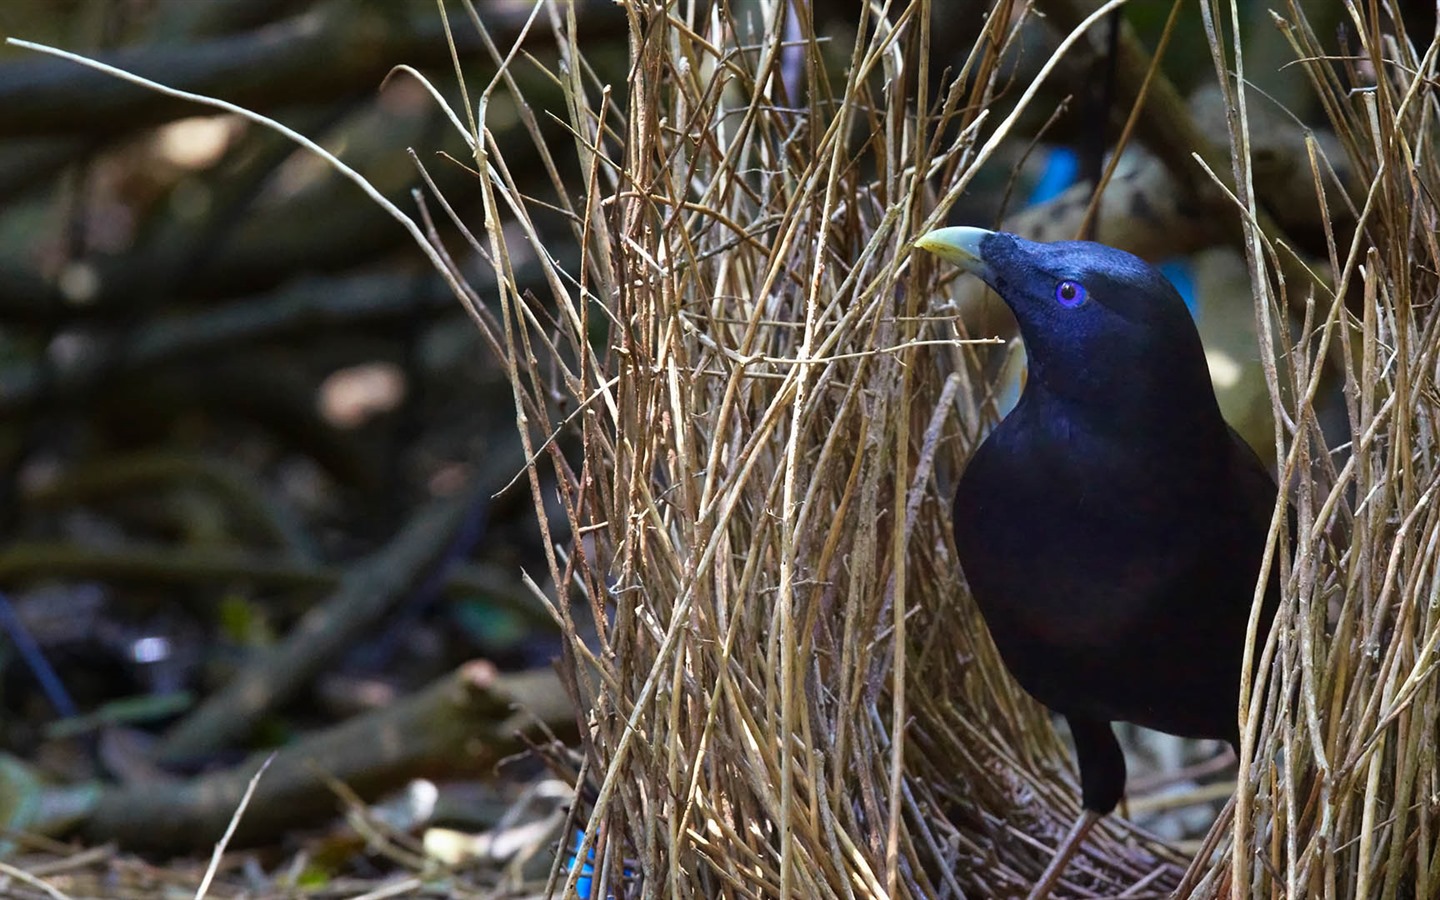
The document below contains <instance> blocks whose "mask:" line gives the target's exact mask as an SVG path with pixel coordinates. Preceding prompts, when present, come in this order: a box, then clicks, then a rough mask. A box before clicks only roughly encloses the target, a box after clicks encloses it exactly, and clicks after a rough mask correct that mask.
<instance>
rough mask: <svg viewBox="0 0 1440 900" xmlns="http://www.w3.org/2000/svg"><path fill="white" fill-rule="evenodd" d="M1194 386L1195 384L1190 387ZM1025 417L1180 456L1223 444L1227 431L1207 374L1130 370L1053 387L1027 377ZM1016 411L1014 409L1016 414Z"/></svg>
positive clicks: (1040, 378) (1041, 379)
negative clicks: (1199, 377)
mask: <svg viewBox="0 0 1440 900" xmlns="http://www.w3.org/2000/svg"><path fill="white" fill-rule="evenodd" d="M1189 382H1195V383H1189ZM1020 403H1021V406H1022V407H1026V410H1025V412H1024V414H1025V415H1026V417H1027V418H1031V419H1032V421H1035V422H1049V423H1054V424H1057V425H1058V424H1060V423H1065V424H1063V425H1061V426H1060V427H1064V428H1067V429H1069V428H1074V427H1083V428H1084V430H1086V431H1089V432H1092V433H1097V434H1105V435H1108V436H1110V437H1112V438H1114V439H1116V440H1118V441H1123V442H1125V443H1132V444H1137V445H1142V446H1149V447H1153V448H1155V449H1157V450H1159V449H1164V450H1166V451H1168V452H1183V449H1184V448H1185V447H1208V446H1223V445H1224V442H1225V441H1226V440H1228V437H1227V433H1228V427H1227V426H1226V424H1225V419H1224V417H1223V416H1221V414H1220V405H1219V403H1218V402H1217V401H1216V399H1215V391H1214V388H1213V387H1212V386H1211V383H1210V379H1209V374H1208V372H1207V373H1206V374H1205V377H1204V379H1203V381H1199V380H1197V379H1194V378H1190V379H1177V378H1176V373H1175V372H1173V371H1171V372H1168V373H1166V374H1165V377H1163V378H1159V377H1154V378H1150V377H1146V375H1145V373H1144V372H1143V371H1136V370H1133V369H1130V370H1124V371H1120V372H1117V373H1116V374H1113V375H1111V374H1107V375H1106V376H1105V380H1097V381H1095V382H1091V383H1084V384H1076V383H1074V382H1069V383H1066V384H1064V385H1060V386H1058V387H1057V386H1056V385H1053V384H1050V383H1048V382H1047V381H1046V379H1045V378H1044V377H1043V373H1041V377H1032V378H1030V379H1029V380H1028V381H1027V383H1026V385H1025V390H1024V392H1023V394H1022V396H1021V401H1020ZM1017 411H1018V410H1017Z"/></svg>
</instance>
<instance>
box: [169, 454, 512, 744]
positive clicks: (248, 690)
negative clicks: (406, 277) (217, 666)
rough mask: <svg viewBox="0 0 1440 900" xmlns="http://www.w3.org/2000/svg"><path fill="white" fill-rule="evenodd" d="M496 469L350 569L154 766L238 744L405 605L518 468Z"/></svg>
mask: <svg viewBox="0 0 1440 900" xmlns="http://www.w3.org/2000/svg"><path fill="white" fill-rule="evenodd" d="M494 462H495V465H494V467H493V468H491V469H489V470H488V473H487V475H485V476H482V477H480V478H479V479H478V480H477V483H476V484H473V485H471V487H470V488H469V490H467V491H465V492H464V493H462V494H460V495H459V496H456V497H448V498H445V499H442V500H436V501H433V502H431V503H430V505H429V506H427V507H425V508H424V509H422V510H421V511H420V512H419V513H417V514H416V515H415V517H414V518H413V519H411V520H410V522H409V523H407V524H406V526H405V528H404V529H403V530H401V531H400V533H399V534H398V535H396V537H395V538H394V540H392V541H391V542H390V543H389V544H388V545H386V546H385V547H384V548H382V549H381V550H379V551H378V552H376V553H375V554H373V555H371V556H370V557H369V558H368V559H366V560H364V561H363V562H361V563H359V564H357V565H355V566H353V567H351V568H350V569H349V570H348V571H347V572H346V574H345V576H344V577H343V578H342V579H341V581H340V584H339V586H338V587H337V588H336V590H335V593H334V594H333V595H332V596H331V597H330V598H329V599H327V600H326V601H325V602H324V603H322V604H320V605H319V606H317V607H315V608H314V609H312V610H311V611H310V612H309V613H307V614H306V615H305V616H304V617H303V618H302V619H301V620H300V622H299V623H298V624H297V625H296V626H295V627H294V628H293V629H291V631H290V633H289V634H288V635H287V636H286V637H285V639H284V640H283V641H281V642H280V644H279V645H277V646H276V647H274V648H273V649H271V650H268V651H266V652H263V653H260V654H258V655H257V656H256V658H255V659H254V660H253V661H252V662H251V664H250V665H249V666H248V667H247V668H246V669H244V670H243V671H241V672H240V673H239V674H237V675H236V676H235V678H234V679H232V680H231V682H230V683H229V684H228V685H226V686H225V688H223V689H222V690H221V691H220V692H219V693H218V694H216V695H214V696H212V697H210V698H208V699H207V700H205V701H204V702H203V703H201V705H200V707H199V708H198V709H197V710H196V711H195V712H194V713H193V714H192V715H190V716H189V717H187V718H186V719H184V720H183V721H181V722H180V723H179V724H178V725H176V726H175V728H173V729H172V730H171V731H170V733H169V734H168V735H167V736H166V738H165V741H164V743H163V745H162V747H161V749H160V751H159V756H160V758H162V759H164V760H167V761H171V762H173V761H177V760H183V759H187V758H190V757H194V756H198V755H201V754H204V753H208V752H210V751H212V750H214V749H215V748H217V747H220V746H223V745H225V744H226V743H227V742H229V741H232V740H235V739H238V738H243V737H244V736H245V735H246V734H248V732H249V730H250V728H251V726H252V725H253V723H254V722H255V720H256V719H257V718H259V717H260V716H261V715H263V714H264V713H266V712H267V711H269V710H270V709H271V708H272V707H273V706H274V705H275V704H277V703H281V702H284V701H285V700H286V699H288V698H289V697H291V696H293V695H294V693H295V692H296V691H298V690H299V689H300V688H301V687H302V686H303V685H304V684H306V683H307V682H308V681H309V680H310V678H311V677H312V676H314V675H315V674H316V673H317V672H319V671H320V670H321V669H323V668H324V667H325V666H326V665H328V664H329V663H330V662H331V661H332V660H333V659H334V658H335V657H336V656H337V655H338V654H340V653H342V652H344V651H345V650H346V649H347V648H348V647H349V646H350V645H351V644H352V643H354V642H355V641H357V640H359V639H360V638H361V637H362V635H363V634H364V633H365V632H366V631H367V630H369V629H371V628H372V627H373V626H374V625H375V624H376V623H378V622H379V621H380V620H381V619H383V618H384V617H385V616H386V615H387V614H389V613H390V612H391V610H392V609H393V608H394V607H396V606H398V605H399V604H400V603H401V602H403V601H404V600H405V599H406V598H407V597H409V596H410V595H411V593H412V592H413V591H414V589H415V588H416V587H417V586H418V585H419V584H420V583H421V582H423V581H425V580H426V578H427V577H431V571H432V570H434V569H435V568H436V567H437V566H442V565H445V564H447V563H450V562H453V559H451V557H452V553H451V547H452V544H453V543H454V541H455V537H456V535H457V533H459V532H460V531H461V529H462V528H463V527H464V525H465V523H466V521H467V520H468V519H469V518H470V517H471V516H472V515H474V514H475V512H476V510H477V509H480V508H482V507H483V505H484V504H487V503H488V502H489V497H490V495H491V494H492V493H494V492H495V490H496V489H497V487H499V486H500V485H503V484H504V480H503V479H504V478H506V477H507V476H508V475H509V473H510V472H512V471H513V469H514V466H518V465H519V461H518V460H516V461H515V462H514V464H513V465H505V464H504V463H503V462H502V461H500V460H496V461H494Z"/></svg>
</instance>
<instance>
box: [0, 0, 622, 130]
mask: <svg viewBox="0 0 1440 900" xmlns="http://www.w3.org/2000/svg"><path fill="white" fill-rule="evenodd" d="M575 7H576V15H577V17H578V18H580V19H581V20H582V21H583V22H584V23H585V26H586V28H587V32H589V31H590V30H591V29H595V28H612V29H623V27H624V21H625V20H624V18H623V15H622V14H621V13H620V12H619V11H618V8H617V7H616V6H615V4H613V3H609V2H604V0H575ZM529 12H530V10H529V6H528V4H513V5H512V4H497V5H492V6H491V7H488V8H487V10H486V19H485V21H486V24H487V26H488V27H489V28H490V29H491V33H492V34H495V35H496V36H497V37H499V38H500V39H501V40H514V39H515V37H516V36H518V34H519V29H520V28H521V26H523V25H524V23H525V21H526V19H527V18H528V16H529ZM458 24H459V23H457V25H458ZM454 36H455V50H456V52H457V53H458V54H459V55H460V56H461V58H462V59H463V58H469V57H471V56H473V55H475V54H476V53H477V52H479V51H480V50H481V43H480V40H479V38H478V36H477V35H476V34H475V33H474V31H473V29H469V28H463V27H456V28H455V29H454ZM94 56H95V58H96V59H98V60H100V61H102V62H106V63H109V64H112V65H115V66H118V67H120V68H123V69H126V70H128V71H131V72H135V73H136V74H139V75H143V76H145V77H147V78H151V79H154V80H157V81H161V82H164V83H165V84H168V85H170V86H172V87H175V88H179V89H181V90H185V91H191V92H195V93H202V94H211V95H214V96H219V97H224V98H225V99H227V100H229V101H230V102H232V103H237V104H240V105H242V106H246V107H249V108H251V109H255V110H269V109H274V108H276V107H277V106H290V105H294V104H297V103H307V102H319V101H330V100H335V99H337V98H340V97H345V96H352V95H355V94H359V93H363V92H368V91H373V90H374V89H375V88H376V86H377V83H378V82H379V81H380V79H382V78H383V77H384V76H385V75H386V73H388V72H389V71H390V70H391V69H392V68H393V67H394V66H396V65H397V64H399V63H407V64H409V65H412V66H429V65H437V64H439V65H444V66H446V67H447V69H448V67H449V66H450V50H449V47H448V46H447V43H446V40H445V34H444V30H443V24H442V22H441V21H440V17H439V16H438V15H436V11H435V9H434V8H433V7H431V6H429V5H422V6H419V7H417V8H416V9H415V10H414V11H413V12H401V11H398V10H396V9H394V8H393V7H388V8H387V5H382V4H342V3H336V4H330V5H328V6H325V7H322V8H321V9H320V10H319V11H317V12H315V13H310V14H305V15H301V16H297V17H295V18H292V19H288V20H285V21H282V22H278V23H275V24H273V25H266V26H263V27H261V28H257V29H255V30H254V31H249V32H244V33H241V34H236V35H232V36H225V37H218V38H215V39H212V40H208V41H200V42H195V43H190V44H163V45H154V46H147V47H131V48H126V49H124V50H120V51H117V52H113V53H97V54H94ZM0 109H4V110H5V115H4V116H0V138H4V137H14V136H29V135H40V134H112V133H117V132H124V131H130V130H133V129H135V128H138V127H142V126H145V125H153V124H155V123H157V122H163V121H166V120H168V119H173V118H178V117H180V116H185V115H191V114H193V111H194V109H193V107H192V106H191V105H190V104H187V103H184V102H182V101H178V100H176V99H174V98H172V97H164V96H161V95H158V94H155V93H153V92H150V91H145V90H141V89H138V88H136V87H135V86H134V85H130V84H124V83H122V82H119V81H116V80H115V79H113V78H109V77H107V76H105V75H102V74H100V73H99V72H95V71H91V70H88V69H82V68H79V67H76V66H74V65H71V64H69V63H66V62H63V61H60V60H54V59H36V60H23V61H20V62H15V63H10V64H8V65H4V66H0Z"/></svg>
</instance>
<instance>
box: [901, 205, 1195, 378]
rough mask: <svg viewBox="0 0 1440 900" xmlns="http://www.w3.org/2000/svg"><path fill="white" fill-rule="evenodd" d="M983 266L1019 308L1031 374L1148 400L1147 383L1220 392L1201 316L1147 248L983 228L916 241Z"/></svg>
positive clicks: (985, 276) (986, 277) (976, 268)
mask: <svg viewBox="0 0 1440 900" xmlns="http://www.w3.org/2000/svg"><path fill="white" fill-rule="evenodd" d="M915 246H917V247H919V248H921V249H923V250H927V251H929V252H931V253H933V254H935V255H936V256H939V257H940V258H941V259H944V260H947V261H949V262H952V263H954V264H955V265H957V266H959V267H960V268H962V269H964V270H965V271H967V272H970V273H973V274H974V275H977V276H979V277H980V278H981V279H982V280H983V281H984V282H985V283H986V284H988V285H989V286H990V287H991V288H992V289H994V291H995V292H996V293H997V294H999V295H1000V298H1001V299H1002V300H1004V301H1005V304H1006V305H1007V306H1009V307H1010V309H1011V311H1012V312H1014V313H1015V319H1016V321H1017V322H1018V323H1019V325H1020V335H1021V337H1023V338H1024V339H1025V349H1026V353H1027V354H1028V356H1029V362H1030V377H1029V380H1030V381H1031V382H1037V381H1038V382H1039V383H1042V384H1044V385H1045V387H1046V389H1047V390H1049V391H1051V392H1053V393H1055V394H1057V395H1059V396H1063V397H1067V398H1069V399H1071V400H1076V401H1082V402H1095V403H1100V404H1104V405H1110V406H1112V407H1113V406H1114V405H1116V404H1124V403H1125V401H1126V400H1127V399H1131V400H1145V399H1153V398H1142V397H1139V396H1137V393H1136V392H1137V391H1140V392H1142V393H1146V391H1145V387H1144V386H1145V385H1146V383H1153V382H1157V381H1158V382H1161V383H1164V384H1168V385H1169V386H1170V387H1172V388H1175V389H1179V390H1182V391H1184V390H1203V391H1204V392H1206V393H1208V394H1209V395H1210V397H1211V398H1212V399H1211V403H1213V397H1214V394H1213V391H1212V389H1211V387H1210V381H1209V374H1208V368H1207V366H1206V364H1205V354H1204V349H1203V347H1202V346H1201V344H1200V336H1199V334H1198V333H1197V332H1196V330H1195V323H1194V321H1193V320H1192V319H1191V318H1190V314H1189V312H1188V311H1187V310H1186V309H1185V302H1184V300H1182V299H1181V298H1180V295H1179V293H1177V292H1176V290H1175V288H1174V286H1173V285H1171V284H1170V282H1169V281H1168V280H1167V279H1166V278H1165V276H1164V275H1162V274H1160V272H1159V271H1157V270H1156V269H1155V268H1154V267H1153V266H1151V265H1150V264H1149V263H1147V262H1145V261H1144V260H1142V259H1140V258H1139V257H1137V256H1134V255H1132V254H1130V253H1126V252H1125V251H1124V250H1117V249H1115V248H1114V247H1107V246H1105V245H1103V244H1095V243H1091V242H1089V241H1059V242H1055V243H1048V244H1046V243H1037V242H1035V241H1027V240H1025V239H1024V238H1021V237H1017V236H1015V235H1013V234H1006V233H1004V232H995V231H986V230H985V229H983V228H964V227H956V228H941V229H938V230H936V231H932V232H929V233H928V234H926V235H924V236H923V237H921V238H920V239H919V240H918V241H916V242H915Z"/></svg>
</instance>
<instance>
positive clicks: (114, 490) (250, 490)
mask: <svg viewBox="0 0 1440 900" xmlns="http://www.w3.org/2000/svg"><path fill="white" fill-rule="evenodd" d="M167 484H179V485H182V486H183V485H193V486H196V487H200V488H203V489H205V490H207V491H209V492H210V493H212V494H214V495H216V496H217V497H219V498H220V499H222V500H223V501H224V503H225V507H226V509H227V511H228V512H229V513H230V516H231V517H232V518H233V519H234V520H235V521H236V522H237V523H238V524H240V525H241V526H244V527H248V528H249V529H250V530H251V531H253V532H255V533H257V534H258V535H260V536H261V537H262V538H264V539H265V540H267V541H269V542H270V543H271V544H273V545H274V546H275V547H276V548H278V549H280V550H282V551H283V552H284V556H285V558H286V559H287V560H289V561H291V562H294V563H298V564H302V565H303V564H306V563H310V562H314V561H315V560H316V559H317V557H318V554H317V552H316V549H315V546H314V541H313V540H311V538H310V536H309V535H308V534H306V532H305V529H304V527H303V526H302V525H301V524H300V522H299V521H298V520H297V519H296V518H295V517H294V516H292V515H291V514H290V512H289V510H288V509H286V507H284V506H283V505H282V504H278V503H275V502H273V501H272V500H271V499H270V498H269V497H268V496H267V495H266V491H265V487H264V485H262V484H261V483H260V481H259V479H257V478H256V477H255V475H254V473H253V472H251V471H250V470H248V469H245V468H244V467H241V466H238V465H235V464H234V463H231V462H229V461H228V460H222V459H209V458H205V457H198V456H193V455H186V454H182V453H174V452H163V451H162V452H156V453H140V454H135V455H132V456H125V457H107V458H105V459H104V460H102V461H100V462H97V463H92V464H90V465H88V466H81V467H79V468H76V469H72V470H68V471H66V472H64V473H63V474H61V475H60V477H58V478H56V479H54V480H53V481H51V482H49V483H47V484H45V485H44V486H43V487H41V488H39V489H38V490H34V491H31V492H29V494H28V495H27V496H26V497H25V498H24V500H25V501H26V503H27V505H30V506H36V507H45V506H49V507H56V506H62V505H66V504H73V503H83V502H86V501H88V500H92V499H94V498H97V497H109V496H114V495H125V494H134V493H136V492H146V493H149V492H153V491H155V490H158V489H160V488H161V487H162V486H164V485H167Z"/></svg>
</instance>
